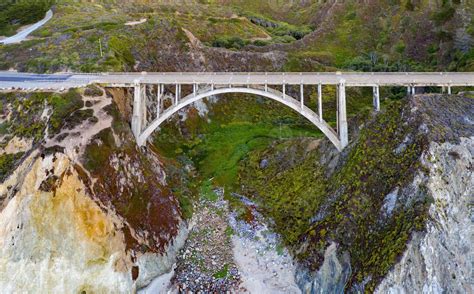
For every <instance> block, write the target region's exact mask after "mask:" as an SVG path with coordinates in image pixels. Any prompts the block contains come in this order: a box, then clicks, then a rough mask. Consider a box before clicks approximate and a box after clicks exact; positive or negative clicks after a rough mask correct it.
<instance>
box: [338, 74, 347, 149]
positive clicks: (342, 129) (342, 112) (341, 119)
mask: <svg viewBox="0 0 474 294" xmlns="http://www.w3.org/2000/svg"><path fill="white" fill-rule="evenodd" d="M338 90H339V91H338V93H339V94H338V95H337V99H338V101H337V102H338V103H337V104H338V108H337V110H338V111H337V112H338V113H337V117H338V134H339V140H340V141H341V149H344V148H345V147H346V146H347V145H349V133H348V128H347V111H346V84H345V81H344V80H341V81H340V82H339V87H338Z"/></svg>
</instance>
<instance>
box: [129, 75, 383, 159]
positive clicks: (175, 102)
mask: <svg viewBox="0 0 474 294" xmlns="http://www.w3.org/2000/svg"><path fill="white" fill-rule="evenodd" d="M147 85H150V84H140V83H137V84H135V85H134V101H133V116H132V131H133V134H134V135H135V137H136V140H137V144H138V145H139V146H143V145H144V144H146V141H147V139H148V138H149V137H150V135H151V134H152V133H153V132H154V131H155V130H157V129H158V128H159V126H160V125H161V124H162V123H163V122H165V121H166V120H167V119H169V118H170V117H171V116H172V115H173V114H175V113H177V112H178V111H179V110H181V109H183V108H184V107H186V106H188V105H190V104H192V103H194V102H196V101H199V100H201V99H204V98H207V97H211V96H215V95H220V94H228V93H243V94H253V95H258V96H261V97H266V98H269V99H272V100H275V101H278V102H280V103H282V104H284V105H286V106H287V107H290V108H291V109H293V110H294V111H296V112H297V113H299V114H300V115H302V116H304V117H305V118H306V119H308V120H309V121H310V122H311V123H312V124H313V125H315V126H316V127H317V128H318V129H319V130H321V132H322V133H323V134H324V135H325V136H326V137H327V138H328V139H329V140H330V141H331V142H332V143H333V144H334V146H335V147H336V148H337V149H338V150H339V151H341V150H343V149H344V148H345V147H346V146H347V145H348V143H349V139H348V127H347V112H346V91H345V84H344V81H341V82H340V83H339V84H338V85H337V89H338V90H337V128H336V130H334V129H333V128H332V127H331V126H330V125H329V124H328V123H327V122H326V121H325V120H324V119H323V108H322V85H321V84H318V85H315V86H317V88H318V107H317V110H316V111H313V110H312V109H310V108H309V107H307V106H306V105H305V100H304V86H303V85H300V97H299V99H296V98H294V97H292V96H290V95H288V94H287V85H280V87H281V91H280V90H276V89H274V88H271V87H269V86H268V85H251V86H250V85H247V86H245V85H238V86H228V85H213V84H211V85H208V84H206V85H198V84H192V85H183V84H176V85H169V84H168V85H165V84H157V86H156V88H157V91H156V92H154V93H156V98H153V99H154V100H155V101H154V102H153V103H152V105H154V106H153V107H154V108H156V109H153V111H150V109H149V107H147V105H148V106H149V105H150V103H147V99H149V97H147V95H146V94H147V91H146V89H147ZM183 86H185V87H187V88H188V89H191V88H192V91H190V93H187V95H186V96H184V97H183V98H181V93H182V92H183V91H182V87H183ZM170 87H171V88H173V91H168V94H172V96H171V99H172V105H170V106H168V107H167V108H166V109H165V108H164V103H163V102H164V100H165V89H166V88H168V89H170ZM172 92H174V93H172ZM377 93H378V90H377ZM374 95H375V90H374ZM374 97H375V96H374ZM377 97H378V96H377ZM167 98H168V99H169V98H170V96H169V95H168V96H167ZM377 101H378V98H377ZM377 103H378V102H377ZM374 105H375V102H374ZM377 105H378V104H377Z"/></svg>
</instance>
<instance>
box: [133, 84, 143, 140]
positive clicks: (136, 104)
mask: <svg viewBox="0 0 474 294" xmlns="http://www.w3.org/2000/svg"><path fill="white" fill-rule="evenodd" d="M145 113H146V101H145V93H144V91H143V86H142V85H141V84H139V83H135V86H134V95H133V114H132V132H133V135H134V136H135V138H136V139H137V142H138V138H139V137H140V133H141V132H142V128H143V121H144V119H145V117H144V116H145Z"/></svg>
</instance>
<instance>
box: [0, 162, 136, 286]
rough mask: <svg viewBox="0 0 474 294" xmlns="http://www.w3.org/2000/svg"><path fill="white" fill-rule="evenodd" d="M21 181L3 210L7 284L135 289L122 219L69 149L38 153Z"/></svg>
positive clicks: (1, 241) (0, 271) (0, 274)
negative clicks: (100, 201)
mask: <svg viewBox="0 0 474 294" xmlns="http://www.w3.org/2000/svg"><path fill="white" fill-rule="evenodd" d="M48 177H49V178H50V179H51V178H52V179H53V180H51V181H48V183H50V185H49V186H47V187H48V188H47V189H45V186H44V185H42V184H41V183H43V182H44V181H45V180H46V181H47V179H48ZM20 186H21V188H20V190H19V192H17V193H16V195H15V196H14V198H13V199H11V200H10V202H9V203H8V204H7V205H6V207H5V208H4V209H3V211H1V212H0V245H1V249H0V288H1V289H9V291H7V292H24V291H31V290H35V291H38V290H40V289H43V290H45V291H47V292H49V291H53V292H55V291H58V292H75V293H77V292H80V291H82V290H84V289H85V288H87V289H88V292H89V291H90V292H94V293H104V292H110V291H113V292H117V293H124V292H125V293H126V292H130V291H133V282H132V280H131V276H130V271H129V266H127V265H128V264H129V263H130V261H129V258H128V257H127V255H126V253H125V244H124V236H123V233H122V232H121V231H120V230H118V229H117V228H119V227H120V226H121V223H120V222H119V220H118V219H117V218H116V217H114V216H111V215H109V214H107V213H105V212H104V211H102V210H101V208H100V207H99V206H98V205H97V204H96V203H95V202H94V201H93V200H92V199H90V197H89V196H88V195H87V194H86V189H85V186H84V184H83V182H82V181H81V179H80V177H79V175H78V174H77V172H76V171H75V169H74V167H73V164H72V163H71V162H70V161H69V159H68V158H67V157H66V156H65V155H62V154H58V155H57V158H53V156H47V157H46V158H44V159H41V158H39V159H37V160H36V161H35V162H34V164H33V165H32V166H31V169H30V171H29V172H28V173H27V175H26V177H25V178H24V179H23V183H22V184H21V185H20ZM13 272H14V273H15V274H12V273H13ZM59 272H60V274H58V273H59Z"/></svg>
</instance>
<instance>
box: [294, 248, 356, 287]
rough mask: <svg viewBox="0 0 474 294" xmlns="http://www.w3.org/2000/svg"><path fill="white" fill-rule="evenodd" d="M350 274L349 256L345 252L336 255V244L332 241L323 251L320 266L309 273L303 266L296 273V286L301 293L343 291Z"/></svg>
mask: <svg viewBox="0 0 474 294" xmlns="http://www.w3.org/2000/svg"><path fill="white" fill-rule="evenodd" d="M350 274H351V264H350V257H349V254H348V253H347V252H345V253H344V254H342V255H341V256H338V252H337V245H336V243H332V244H331V245H330V246H329V247H328V248H327V249H326V251H325V253H324V262H323V265H322V266H321V268H320V269H319V270H318V271H317V272H316V273H315V274H311V273H310V272H309V271H308V270H307V269H305V268H304V267H300V268H299V269H298V272H297V273H296V280H297V283H298V286H299V287H300V289H301V290H302V292H303V293H305V294H306V293H343V292H344V288H345V287H346V283H347V281H348V280H349V277H350Z"/></svg>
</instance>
